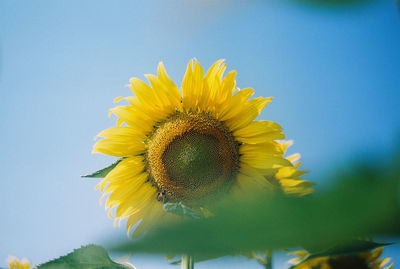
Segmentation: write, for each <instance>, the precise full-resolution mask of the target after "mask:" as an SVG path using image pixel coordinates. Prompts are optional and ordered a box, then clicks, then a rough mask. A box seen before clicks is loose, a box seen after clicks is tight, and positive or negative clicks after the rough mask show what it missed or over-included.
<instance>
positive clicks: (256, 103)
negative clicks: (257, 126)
mask: <svg viewBox="0 0 400 269" xmlns="http://www.w3.org/2000/svg"><path fill="white" fill-rule="evenodd" d="M271 101H272V97H269V98H262V97H258V98H255V99H253V100H251V101H249V102H247V103H246V104H245V105H244V106H242V109H241V111H240V113H239V114H237V115H236V116H235V117H233V118H231V119H229V120H227V121H226V124H227V125H228V127H229V128H230V129H231V130H233V131H235V130H237V129H239V128H243V127H246V126H247V125H249V124H250V123H251V122H252V121H253V120H254V119H255V118H256V117H257V116H258V115H259V114H260V113H261V111H262V110H263V109H264V107H265V106H266V105H267V104H268V103H270V102H271Z"/></svg>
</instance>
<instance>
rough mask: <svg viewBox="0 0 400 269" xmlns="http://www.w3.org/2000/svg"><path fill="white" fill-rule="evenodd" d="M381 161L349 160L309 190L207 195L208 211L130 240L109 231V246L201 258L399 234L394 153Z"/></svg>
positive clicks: (399, 180) (312, 248)
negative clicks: (306, 193)
mask: <svg viewBox="0 0 400 269" xmlns="http://www.w3.org/2000/svg"><path fill="white" fill-rule="evenodd" d="M388 160H389V163H388V164H385V165H380V164H379V162H378V161H374V162H372V163H371V162H366V163H357V164H355V163H353V164H349V166H348V167H349V168H348V169H347V170H344V171H343V170H342V171H339V170H336V171H335V173H334V174H333V175H330V176H329V177H327V178H324V179H322V180H325V182H328V181H331V182H332V183H331V184H330V186H329V188H326V189H325V190H320V191H318V192H317V193H315V194H313V196H312V197H304V198H291V197H287V196H285V195H280V194H279V193H275V194H273V193H271V194H270V195H265V194H264V195H263V196H257V195H255V194H249V195H248V196H246V197H244V198H243V199H233V200H227V199H225V201H218V203H217V202H216V201H210V203H209V204H206V205H204V207H205V208H207V209H209V210H210V211H211V212H212V213H213V216H210V217H208V218H201V219H187V218H186V219H184V220H182V221H180V222H178V221H173V222H168V221H160V222H157V223H156V224H155V225H154V228H153V229H151V230H149V231H147V233H146V234H145V236H144V237H142V238H141V239H140V240H135V241H125V242H121V241H118V242H117V241H114V240H113V239H112V238H115V236H114V235H111V236H110V241H109V245H110V249H111V251H115V252H123V253H126V252H131V251H135V253H137V252H147V253H187V254H190V255H193V256H195V257H196V256H197V257H201V256H203V255H205V256H207V255H220V256H223V255H229V254H237V253H246V252H251V251H257V250H259V251H262V250H266V249H269V250H273V249H284V248H293V247H299V246H302V247H303V248H306V249H307V250H308V251H309V252H311V253H316V254H317V253H320V252H323V251H325V252H326V251H327V250H329V249H331V248H332V246H335V245H338V244H340V243H341V242H348V241H349V240H351V239H353V238H366V237H369V236H373V235H379V236H398V235H400V197H399V192H398V190H399V186H400V168H399V167H400V154H398V155H396V156H393V157H391V158H390V159H388ZM358 247H359V249H362V248H361V247H360V246H358ZM363 247H369V246H363ZM330 251H332V250H330ZM335 251H337V250H335Z"/></svg>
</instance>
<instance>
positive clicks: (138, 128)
mask: <svg viewBox="0 0 400 269" xmlns="http://www.w3.org/2000/svg"><path fill="white" fill-rule="evenodd" d="M225 69H226V64H225V63H224V61H223V60H219V61H217V62H215V63H214V64H213V65H212V66H211V67H210V69H209V70H208V72H206V74H204V72H203V69H202V67H201V66H200V64H199V63H198V62H197V61H195V60H191V61H190V62H189V64H188V66H187V70H186V74H185V76H184V78H183V82H182V87H181V90H182V94H181V92H180V90H179V89H178V87H177V86H176V85H175V84H174V83H173V82H172V80H171V79H170V78H169V77H168V75H167V73H166V71H165V68H164V65H163V64H162V63H160V64H159V65H158V70H157V76H154V75H145V76H146V78H147V79H148V81H149V84H146V83H145V82H143V81H141V80H140V79H138V78H132V79H130V85H129V87H130V88H131V90H132V92H133V93H134V95H135V96H131V97H125V98H123V97H118V98H116V99H115V101H116V102H119V101H121V100H122V99H124V100H126V101H128V103H129V105H125V106H117V107H115V108H112V109H111V110H110V113H112V114H114V115H116V116H117V118H118V120H117V126H116V127H112V128H109V129H106V130H104V131H102V132H101V133H100V134H98V136H97V137H102V138H103V139H101V140H98V141H97V142H96V144H95V145H94V148H93V152H94V153H103V154H107V155H112V156H116V157H121V159H120V161H119V162H118V164H117V165H116V166H115V167H114V168H113V169H112V170H111V172H109V173H108V174H107V176H105V178H104V179H103V180H102V181H101V182H100V183H99V184H98V185H97V186H96V188H99V189H100V191H102V192H104V193H103V196H102V198H103V197H104V196H107V195H108V198H107V201H106V202H105V206H106V209H110V210H109V215H110V217H112V218H114V219H115V221H121V220H122V219H125V218H128V221H127V232H128V234H129V232H130V230H131V229H132V228H133V227H134V226H135V224H137V223H138V222H139V221H140V224H139V225H138V226H137V228H136V229H135V231H134V236H138V235H140V234H141V233H142V232H143V231H145V230H146V229H147V228H148V227H149V226H150V225H152V223H156V222H157V221H156V220H158V219H160V218H163V217H165V216H166V215H168V214H169V215H172V214H170V213H167V212H165V211H164V210H163V203H165V202H182V203H184V204H185V205H188V206H190V207H197V206H199V205H201V204H202V202H204V201H205V200H208V201H209V200H212V199H215V198H216V197H220V196H221V194H225V193H229V192H230V191H231V190H232V189H236V190H237V189H240V190H242V191H243V190H246V189H249V188H254V187H255V186H256V187H257V188H258V189H261V190H266V191H270V190H272V189H274V188H275V187H274V184H275V185H277V186H279V188H281V189H282V190H283V191H284V192H287V193H290V192H296V193H302V192H303V193H304V194H307V193H309V192H310V191H309V190H308V189H309V186H310V185H309V184H308V183H306V181H304V180H301V179H299V176H300V175H301V174H302V173H303V172H302V171H298V170H297V168H298V165H297V166H296V165H294V164H293V163H292V162H293V160H292V159H293V158H292V159H291V158H285V157H284V154H285V151H286V148H287V146H288V144H287V143H282V142H279V140H281V139H284V134H283V132H282V127H281V126H280V125H279V124H277V123H275V122H272V121H255V118H256V117H257V116H258V115H259V114H260V112H261V111H262V110H263V108H264V107H265V106H266V105H267V104H268V103H270V102H271V101H272V97H268V98H263V97H257V98H254V99H251V100H250V97H251V96H252V95H253V94H254V90H253V89H250V88H245V89H239V88H237V87H236V85H235V84H236V82H235V76H236V72H235V71H230V72H229V73H228V74H226V76H224V75H223V74H224V72H225ZM273 175H276V177H275V179H274V182H272V181H271V176H273ZM114 208H115V209H114ZM114 212H115V213H114ZM114 215H115V216H114ZM164 219H165V218H164Z"/></svg>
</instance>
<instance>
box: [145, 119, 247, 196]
mask: <svg viewBox="0 0 400 269" xmlns="http://www.w3.org/2000/svg"><path fill="white" fill-rule="evenodd" d="M146 161H147V170H148V172H149V176H150V180H151V181H152V182H153V183H154V184H155V185H156V186H157V188H158V190H159V191H160V192H163V193H165V194H166V197H167V199H168V200H171V201H185V202H189V203H190V202H194V201H196V200H199V199H203V198H208V197H210V195H211V194H216V193H218V192H221V191H223V190H226V189H227V188H229V187H230V185H231V183H232V181H233V180H234V178H235V176H236V174H237V171H238V169H239V144H238V143H237V142H236V141H235V140H234V138H233V135H232V133H231V132H230V131H229V129H228V128H227V127H226V126H225V125H224V124H223V123H222V122H219V121H217V120H216V119H214V118H213V117H211V116H210V115H208V114H206V113H179V112H178V113H177V114H175V115H174V116H172V117H170V118H168V119H167V120H166V121H165V122H162V123H161V124H160V125H159V126H157V128H156V129H155V131H154V132H153V134H152V135H151V136H150V138H149V140H148V150H147V153H146Z"/></svg>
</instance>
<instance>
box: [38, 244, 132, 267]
mask: <svg viewBox="0 0 400 269" xmlns="http://www.w3.org/2000/svg"><path fill="white" fill-rule="evenodd" d="M37 268H38V269H100V268H101V269H129V268H130V267H128V266H125V265H122V264H118V263H116V262H114V261H113V260H111V259H110V257H109V256H108V253H107V251H106V250H105V249H104V248H103V247H101V246H98V245H88V246H84V247H81V248H79V249H76V250H74V251H73V252H72V253H70V254H68V255H66V256H62V257H60V258H58V259H55V260H52V261H49V262H47V263H44V264H41V265H39V266H38V267H37Z"/></svg>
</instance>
